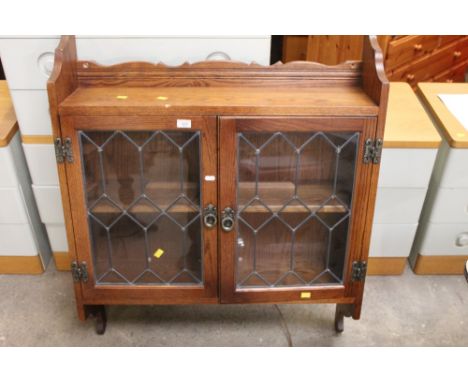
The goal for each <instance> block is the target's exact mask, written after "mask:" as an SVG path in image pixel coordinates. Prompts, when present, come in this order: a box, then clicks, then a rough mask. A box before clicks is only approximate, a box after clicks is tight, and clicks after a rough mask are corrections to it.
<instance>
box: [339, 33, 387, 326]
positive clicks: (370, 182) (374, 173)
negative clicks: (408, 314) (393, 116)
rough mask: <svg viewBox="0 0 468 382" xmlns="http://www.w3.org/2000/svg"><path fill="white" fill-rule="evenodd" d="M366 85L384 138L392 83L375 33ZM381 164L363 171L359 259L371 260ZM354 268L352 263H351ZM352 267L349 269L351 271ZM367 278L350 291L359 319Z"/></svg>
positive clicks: (366, 56) (367, 47)
mask: <svg viewBox="0 0 468 382" xmlns="http://www.w3.org/2000/svg"><path fill="white" fill-rule="evenodd" d="M362 59H363V88H364V90H365V91H366V93H367V94H368V95H369V97H371V98H372V99H373V100H374V101H375V102H376V103H377V104H379V114H378V117H377V123H376V129H375V135H374V139H383V137H384V130H385V120H386V116H387V103H388V92H389V88H390V86H389V82H388V80H387V77H386V75H385V71H384V66H383V53H382V51H381V49H380V47H379V44H378V42H377V38H376V37H375V36H370V37H369V38H368V39H367V38H366V39H364V47H363V55H362ZM379 169H380V166H371V169H370V172H366V173H365V174H363V176H362V178H361V179H360V182H362V184H364V185H365V186H364V189H365V190H367V192H366V200H367V208H363V209H362V210H361V211H357V213H358V214H362V215H361V216H360V218H359V219H358V221H359V222H360V224H361V225H362V226H363V235H362V239H361V240H359V239H358V241H359V245H360V248H359V253H360V258H359V260H360V261H365V262H367V261H368V257H369V246H370V239H371V234H372V222H373V216H374V210H375V200H376V196H377V183H378V179H379ZM348 266H349V267H351V265H348ZM350 270H351V268H349V269H348V271H350ZM364 284H365V280H363V281H360V282H354V283H351V284H350V286H349V288H350V289H349V292H348V293H349V294H351V295H354V296H356V302H355V303H354V307H353V312H352V317H353V318H354V319H359V317H360V316H361V308H362V298H363V295H364Z"/></svg>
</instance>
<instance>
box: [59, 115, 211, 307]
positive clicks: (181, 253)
mask: <svg viewBox="0 0 468 382" xmlns="http://www.w3.org/2000/svg"><path fill="white" fill-rule="evenodd" d="M183 119H184V120H178V119H177V118H175V117H164V118H154V117H136V116H135V117H130V116H128V117H127V116H119V117H117V116H107V117H104V116H103V117H65V118H62V136H63V137H70V138H71V142H72V150H73V157H74V160H73V163H66V172H67V183H68V190H69V196H70V204H71V214H72V225H73V230H74V236H75V242H76V246H75V248H71V249H70V250H71V251H72V256H73V257H74V258H75V259H76V260H78V261H80V262H86V264H87V267H88V273H89V280H88V281H87V282H82V283H81V288H82V296H83V303H84V304H106V303H115V304H118V303H123V304H143V303H147V304H150V303H162V304H172V303H192V302H193V303H195V302H217V300H218V298H217V285H218V280H217V262H216V259H217V232H216V227H211V228H208V227H207V226H205V224H204V210H205V207H206V206H208V205H209V204H212V205H216V201H217V182H216V173H217V130H216V118H215V117H205V118H201V117H195V118H186V117H184V118H183ZM188 120H190V121H188Z"/></svg>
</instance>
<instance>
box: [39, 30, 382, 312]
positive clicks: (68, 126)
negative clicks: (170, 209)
mask: <svg viewBox="0 0 468 382" xmlns="http://www.w3.org/2000/svg"><path fill="white" fill-rule="evenodd" d="M364 40H365V43H364V45H363V63H360V62H345V63H343V64H340V65H336V66H327V65H322V64H317V63H310V62H309V63H308V62H291V63H288V64H282V63H277V64H275V65H272V66H261V65H257V64H243V63H236V62H201V63H196V64H183V65H181V66H178V67H169V66H166V65H164V64H152V63H139V62H132V63H126V64H119V65H113V66H100V65H98V64H95V63H92V62H90V61H77V60H76V46H75V41H74V38H73V37H64V38H62V40H61V44H60V46H59V48H58V49H57V52H56V60H55V66H54V71H53V73H52V76H51V79H50V81H49V83H48V91H49V98H50V105H51V116H52V122H53V128H54V137H62V138H64V137H70V138H72V148H73V151H74V153H79V152H80V146H79V142H78V139H77V131H78V130H84V131H89V130H99V131H103V132H106V131H113V130H119V129H120V130H131V131H136V130H140V131H141V130H145V129H149V130H156V129H164V130H171V129H176V121H177V119H178V118H180V117H184V118H187V119H191V120H192V129H200V131H201V132H202V141H203V145H202V147H203V148H202V150H203V153H202V169H203V172H206V173H207V174H208V173H209V174H210V175H215V174H217V175H218V176H217V179H218V182H213V183H210V184H209V185H208V184H204V186H203V187H204V189H203V192H202V195H203V198H204V199H203V205H206V204H207V203H213V204H215V205H217V207H218V211H221V210H222V209H224V208H225V207H227V206H233V207H234V206H235V199H234V195H235V192H236V183H235V181H234V180H235V178H236V174H235V162H236V139H235V138H236V132H237V131H285V130H288V131H291V132H293V131H294V132H304V131H310V130H313V131H342V132H345V131H358V132H359V133H360V136H359V146H358V150H357V154H356V155H357V158H358V159H357V161H356V171H357V174H358V175H357V177H356V182H355V183H354V195H355V197H354V199H353V205H352V211H353V214H352V218H351V224H350V228H349V232H350V233H349V237H350V238H351V239H350V241H349V247H348V257H347V261H346V266H345V268H346V269H345V270H344V285H326V286H319V287H315V286H314V287H307V288H285V287H282V288H278V290H271V289H270V290H259V289H252V288H250V289H245V290H242V291H236V290H235V285H236V284H235V280H234V261H233V248H234V240H235V239H234V233H233V232H232V231H231V232H230V233H227V232H224V231H221V230H220V229H218V230H214V229H213V230H209V231H207V232H205V230H204V233H203V235H204V245H205V248H204V252H205V254H204V256H205V259H204V264H205V283H204V285H203V286H197V287H193V286H189V287H184V286H172V285H164V286H147V285H146V286H145V285H138V286H134V285H132V286H128V285H94V281H95V280H94V273H93V269H92V266H93V263H92V259H91V250H90V238H89V230H88V227H87V215H86V209H85V207H84V203H85V190H84V187H83V169H82V158H81V156H80V155H77V154H75V161H74V162H73V163H67V164H64V165H59V175H60V183H61V189H62V197H63V204H64V209H65V215H66V222H67V236H68V240H69V248H70V258H71V259H73V260H80V261H86V262H87V263H88V269H89V270H90V280H89V281H88V283H75V284H74V285H75V293H76V296H77V307H78V314H79V317H80V319H84V318H85V317H86V309H85V306H86V305H95V304H153V303H159V304H186V303H218V302H219V296H218V288H219V289H220V292H219V293H220V294H221V302H225V303H240V302H249V303H250V302H251V303H276V302H292V303H300V302H301V303H304V302H305V303H315V302H334V303H340V304H353V318H359V315H360V310H361V303H362V294H363V287H364V282H352V281H351V264H352V261H353V260H367V252H368V244H369V243H368V242H369V239H370V229H371V225H372V212H373V208H374V202H375V190H376V187H377V177H378V165H374V164H370V165H364V164H363V162H362V160H361V158H362V156H363V147H364V145H363V142H364V140H365V139H366V138H370V139H374V138H382V137H383V132H384V123H385V114H386V103H387V97H388V82H387V80H386V78H385V75H384V72H383V66H382V53H381V51H380V50H379V47H378V44H377V42H376V39H375V38H374V37H372V38H371V39H370V40H368V39H367V38H365V39H364ZM59 114H60V118H59ZM217 119H219V120H220V121H221V123H220V124H219V125H218V126H217V125H216V120H217ZM117 153H119V152H118V151H117ZM119 155H120V154H119ZM169 165H170V164H168V166H169ZM123 167H125V166H123ZM333 212H334V211H330V213H333ZM335 212H336V211H335ZM219 276H220V277H221V280H218V277H219ZM304 289H306V290H308V291H310V292H311V298H310V299H306V300H304V299H303V298H302V297H301V294H300V292H301V291H302V290H304Z"/></svg>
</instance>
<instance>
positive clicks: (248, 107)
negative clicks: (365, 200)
mask: <svg viewBox="0 0 468 382" xmlns="http://www.w3.org/2000/svg"><path fill="white" fill-rule="evenodd" d="M59 110H60V114H61V115H128V114H139V115H250V116H252V115H290V116H293V115H297V116H299V115H313V116H361V117H362V116H364V117H375V116H377V114H378V111H379V108H378V106H377V105H376V104H375V103H374V102H373V101H372V100H371V99H370V98H369V97H368V96H367V95H366V94H365V93H364V92H363V90H362V89H361V88H360V87H357V86H356V87H353V86H346V87H345V86H334V87H301V88H299V87H297V88H291V87H287V88H286V87H284V88H282V87H272V88H260V87H147V88H143V87H79V88H78V89H76V90H75V91H74V92H73V93H72V94H71V95H70V96H69V97H67V98H66V99H65V100H64V101H63V102H62V103H61V104H60V107H59Z"/></svg>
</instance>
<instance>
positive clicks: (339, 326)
mask: <svg viewBox="0 0 468 382" xmlns="http://www.w3.org/2000/svg"><path fill="white" fill-rule="evenodd" d="M352 308H353V306H352V305H347V304H337V305H336V311H335V331H336V332H337V333H342V332H343V330H344V318H345V317H351V315H352Z"/></svg>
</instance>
